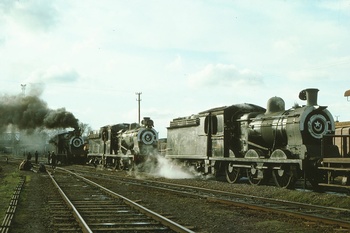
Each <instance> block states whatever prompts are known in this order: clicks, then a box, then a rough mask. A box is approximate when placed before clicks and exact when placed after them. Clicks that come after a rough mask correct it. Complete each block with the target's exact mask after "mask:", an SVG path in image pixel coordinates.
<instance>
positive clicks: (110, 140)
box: [88, 117, 158, 169]
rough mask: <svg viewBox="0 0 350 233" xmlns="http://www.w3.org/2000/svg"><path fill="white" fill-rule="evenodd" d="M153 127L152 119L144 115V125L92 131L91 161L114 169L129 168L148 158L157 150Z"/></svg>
mask: <svg viewBox="0 0 350 233" xmlns="http://www.w3.org/2000/svg"><path fill="white" fill-rule="evenodd" d="M153 126H154V124H153V120H151V119H150V118H149V117H145V118H143V120H142V122H141V125H140V124H137V123H132V124H128V123H122V124H115V125H107V126H103V127H101V128H100V130H99V131H97V132H91V133H90V135H89V153H88V159H89V162H90V163H93V164H95V165H96V164H102V165H103V166H108V167H113V168H115V169H128V168H130V167H132V166H133V165H134V164H136V165H138V164H140V163H142V162H144V161H146V160H147V159H148V158H149V157H150V156H152V155H155V153H156V152H157V145H158V132H157V131H156V130H155V129H154V128H153Z"/></svg>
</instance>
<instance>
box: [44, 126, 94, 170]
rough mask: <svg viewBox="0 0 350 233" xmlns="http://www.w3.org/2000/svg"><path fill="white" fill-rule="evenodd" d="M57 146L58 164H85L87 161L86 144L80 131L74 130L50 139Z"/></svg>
mask: <svg viewBox="0 0 350 233" xmlns="http://www.w3.org/2000/svg"><path fill="white" fill-rule="evenodd" d="M50 143H51V144H53V145H54V146H55V151H54V152H55V154H56V155H57V162H60V163H62V164H69V163H74V164H84V163H86V161H87V160H86V159H87V151H86V142H85V140H84V139H83V137H82V135H81V130H80V129H74V130H72V131H68V132H65V133H60V134H56V135H55V136H54V137H53V138H51V139H50Z"/></svg>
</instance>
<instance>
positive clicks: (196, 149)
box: [166, 89, 350, 188]
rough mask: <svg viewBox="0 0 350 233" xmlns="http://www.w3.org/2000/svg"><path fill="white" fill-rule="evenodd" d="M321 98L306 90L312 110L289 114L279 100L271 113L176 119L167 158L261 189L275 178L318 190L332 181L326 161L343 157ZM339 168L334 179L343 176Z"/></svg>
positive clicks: (221, 112) (242, 108)
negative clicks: (243, 180) (304, 182)
mask: <svg viewBox="0 0 350 233" xmlns="http://www.w3.org/2000/svg"><path fill="white" fill-rule="evenodd" d="M317 93H318V89H306V90H303V91H301V92H300V94H299V97H300V99H302V100H306V101H307V103H306V105H304V106H297V105H296V106H294V107H293V108H291V109H287V110H286V109H285V103H284V101H283V99H281V98H279V97H273V98H271V99H270V100H269V101H268V103H267V109H265V108H262V107H260V106H257V105H253V104H238V105H232V106H228V107H220V108H214V109H210V110H207V111H204V112H200V113H199V114H196V115H192V116H189V117H181V118H176V119H173V120H172V121H171V122H170V126H169V127H168V133H167V134H168V135H167V154H166V157H167V158H170V159H174V160H178V161H185V162H186V164H191V165H194V166H196V167H197V169H198V170H200V171H202V172H204V173H212V174H215V175H217V176H220V175H224V176H225V177H226V180H227V181H228V182H230V183H234V182H237V181H238V180H239V179H240V178H241V177H243V176H244V177H247V178H248V180H249V182H250V183H251V184H254V185H258V184H263V183H266V182H267V181H268V180H269V179H270V177H271V176H272V177H273V180H274V181H275V184H276V185H277V186H279V187H283V188H290V187H292V186H293V185H294V184H295V182H296V180H297V179H299V178H301V177H304V178H305V180H308V181H309V182H310V183H311V184H312V185H313V186H315V187H316V186H318V185H319V183H321V182H324V179H325V177H326V176H327V174H326V173H324V172H323V170H322V169H319V168H322V161H323V159H324V157H329V158H339V157H340V155H339V150H338V147H337V146H335V145H334V143H333V141H332V140H331V138H330V137H326V136H331V135H334V132H335V123H334V120H333V117H332V115H331V113H330V112H329V111H328V110H327V107H325V106H319V105H318V104H317ZM349 164H350V161H349ZM336 169H337V168H334V169H333V172H330V173H329V174H330V175H331V176H332V175H334V176H336V175H338V174H336V172H334V171H335V170H336ZM347 176H348V177H347V179H348V180H349V179H350V177H349V176H350V175H349V173H348V175H347ZM333 178H335V177H332V179H333Z"/></svg>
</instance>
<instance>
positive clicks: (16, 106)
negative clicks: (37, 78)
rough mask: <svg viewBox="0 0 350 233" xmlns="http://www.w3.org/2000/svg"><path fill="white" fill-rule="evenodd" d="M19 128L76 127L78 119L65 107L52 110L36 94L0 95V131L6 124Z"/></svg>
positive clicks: (29, 129)
mask: <svg viewBox="0 0 350 233" xmlns="http://www.w3.org/2000/svg"><path fill="white" fill-rule="evenodd" d="M9 125H13V126H16V127H17V128H18V129H19V130H25V131H33V130H36V129H44V128H46V129H56V128H69V127H72V128H78V125H79V121H78V119H76V118H75V117H74V115H73V114H72V113H71V112H67V111H66V109H65V108H59V109H57V110H53V109H50V108H48V106H47V103H46V102H45V101H43V100H41V99H40V98H39V97H38V96H35V95H34V96H23V95H15V96H13V95H3V96H1V97H0V131H3V130H4V129H5V128H6V127H7V126H9Z"/></svg>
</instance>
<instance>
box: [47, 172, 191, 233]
mask: <svg viewBox="0 0 350 233" xmlns="http://www.w3.org/2000/svg"><path fill="white" fill-rule="evenodd" d="M49 175H50V177H51V179H52V181H53V183H54V184H55V186H56V187H57V189H58V190H59V193H60V194H61V196H62V197H63V199H64V201H65V203H66V205H67V206H68V208H69V209H70V210H71V211H72V212H73V216H74V218H75V219H76V221H77V222H78V224H79V226H80V229H81V230H80V231H83V232H100V231H108V232H139V231H142V232H154V231H158V232H193V231H191V230H190V229H188V228H186V227H184V226H181V225H179V224H177V223H175V222H173V221H171V220H169V219H167V218H166V217H164V216H162V215H160V214H157V213H155V212H153V211H151V210H149V209H147V208H145V207H143V206H141V205H139V204H137V203H136V202H133V201H131V200H129V199H127V198H125V197H123V196H121V195H119V194H117V193H115V192H113V191H111V190H108V189H106V188H104V187H102V186H100V185H98V184H97V183H95V182H93V181H91V180H89V179H87V178H84V177H82V176H80V175H77V174H75V173H73V172H68V171H67V170H64V169H61V168H56V170H55V172H54V174H50V173H49ZM51 204H54V203H51ZM58 206H61V205H59V203H58ZM61 220H62V221H61V223H60V224H63V223H64V224H65V223H66V222H69V221H67V220H66V219H64V218H63V217H62V218H61ZM65 227H66V230H68V226H65ZM71 228H73V229H76V226H72V227H71Z"/></svg>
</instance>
